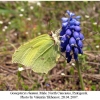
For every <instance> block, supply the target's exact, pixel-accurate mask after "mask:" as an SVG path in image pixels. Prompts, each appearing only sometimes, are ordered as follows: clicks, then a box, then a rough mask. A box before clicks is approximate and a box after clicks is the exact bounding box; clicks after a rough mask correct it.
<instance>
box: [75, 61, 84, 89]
mask: <svg viewBox="0 0 100 100" xmlns="http://www.w3.org/2000/svg"><path fill="white" fill-rule="evenodd" d="M76 67H77V70H78V75H79V79H80V83H81V88H82V90H83V91H84V90H85V89H84V83H83V77H82V75H81V69H80V65H79V61H78V60H76Z"/></svg>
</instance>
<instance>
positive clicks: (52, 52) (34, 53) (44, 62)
mask: <svg viewBox="0 0 100 100" xmlns="http://www.w3.org/2000/svg"><path fill="white" fill-rule="evenodd" d="M57 50H58V46H57V45H56V44H55V42H54V40H53V39H52V38H51V37H50V36H49V35H48V34H44V35H41V36H38V37H36V38H35V39H33V40H31V41H29V42H27V43H25V44H24V45H22V46H20V47H19V48H18V50H16V51H15V53H14V55H13V57H12V62H14V63H20V64H23V65H25V66H27V67H31V68H32V70H33V71H34V72H38V73H48V71H49V70H51V69H52V68H53V67H54V66H55V65H56V60H57V59H58V58H59V54H58V51H57Z"/></svg>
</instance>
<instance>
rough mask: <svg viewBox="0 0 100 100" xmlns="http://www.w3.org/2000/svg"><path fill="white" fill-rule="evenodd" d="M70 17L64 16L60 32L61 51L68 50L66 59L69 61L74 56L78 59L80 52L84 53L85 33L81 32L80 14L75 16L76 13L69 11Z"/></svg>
mask: <svg viewBox="0 0 100 100" xmlns="http://www.w3.org/2000/svg"><path fill="white" fill-rule="evenodd" d="M66 13H67V14H68V15H69V18H66V17H63V18H61V21H62V30H61V32H60V47H61V52H66V59H67V62H68V63H69V62H70V61H71V59H72V56H74V57H73V58H74V59H75V60H78V54H83V51H82V48H83V43H82V41H83V40H84V35H83V34H82V33H81V27H80V21H79V20H80V18H81V17H80V16H75V14H74V13H72V12H70V11H67V12H66Z"/></svg>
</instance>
